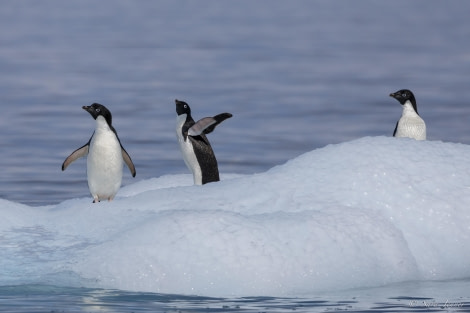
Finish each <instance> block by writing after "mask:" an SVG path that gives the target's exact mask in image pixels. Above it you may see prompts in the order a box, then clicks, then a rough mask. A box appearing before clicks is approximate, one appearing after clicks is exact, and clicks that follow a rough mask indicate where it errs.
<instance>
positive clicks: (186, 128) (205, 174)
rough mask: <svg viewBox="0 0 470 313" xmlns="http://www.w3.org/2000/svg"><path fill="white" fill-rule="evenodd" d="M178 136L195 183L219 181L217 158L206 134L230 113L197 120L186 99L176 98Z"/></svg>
mask: <svg viewBox="0 0 470 313" xmlns="http://www.w3.org/2000/svg"><path fill="white" fill-rule="evenodd" d="M175 104H176V137H177V139H178V143H179V146H180V149H181V153H182V154H183V159H184V162H185V163H186V166H187V167H188V168H189V170H190V171H191V172H192V173H193V179H194V184H195V185H203V184H206V183H210V182H216V181H219V180H220V178H219V169H218V165H217V159H216V157H215V154H214V151H213V150H212V147H211V144H210V143H209V140H208V139H207V137H206V135H207V134H209V133H211V132H212V131H213V130H214V129H215V127H216V126H217V125H219V124H220V123H222V122H223V121H224V120H226V119H228V118H231V117H232V114H230V113H221V114H218V115H215V116H213V117H205V118H202V119H200V120H199V121H197V122H195V121H194V119H193V118H192V116H191V108H190V107H189V105H188V104H187V103H186V102H184V101H179V100H175Z"/></svg>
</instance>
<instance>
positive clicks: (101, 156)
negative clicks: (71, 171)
mask: <svg viewBox="0 0 470 313" xmlns="http://www.w3.org/2000/svg"><path fill="white" fill-rule="evenodd" d="M82 109H84V110H85V111H87V112H88V113H90V115H91V116H92V117H93V118H94V119H95V121H96V127H95V131H94V132H93V134H92V135H91V138H90V140H88V142H87V143H86V144H85V145H83V146H82V147H80V148H78V149H77V150H75V151H74V152H72V154H70V155H69V156H68V157H67V158H66V159H65V161H64V163H63V164H62V171H64V170H65V169H66V168H67V167H68V166H69V165H70V164H71V163H72V162H73V161H75V160H77V159H78V158H81V157H85V156H86V157H87V179H88V188H89V189H90V193H91V195H92V196H93V203H95V202H99V201H101V200H106V199H107V200H108V201H111V200H113V199H114V196H115V195H116V193H117V192H118V190H119V188H120V187H121V182H122V169H123V165H124V164H123V163H126V165H127V166H128V167H129V170H130V171H131V174H132V177H135V175H136V171H135V166H134V163H133V162H132V159H131V157H130V156H129V154H128V153H127V151H126V150H125V149H124V147H123V146H122V144H121V141H120V140H119V137H118V135H117V132H116V130H115V129H114V127H113V126H112V116H111V112H110V111H109V110H108V109H107V108H106V107H105V106H104V105H101V104H99V103H93V104H92V105H91V106H83V107H82Z"/></svg>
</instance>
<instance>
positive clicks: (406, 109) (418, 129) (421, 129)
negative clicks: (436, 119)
mask: <svg viewBox="0 0 470 313" xmlns="http://www.w3.org/2000/svg"><path fill="white" fill-rule="evenodd" d="M390 97H392V98H395V99H396V100H398V102H400V104H401V105H402V106H403V112H402V115H401V117H400V119H399V120H398V122H397V124H396V126H395V130H394V131H393V136H394V137H408V138H413V139H416V140H426V124H425V123H424V121H423V119H422V118H421V117H420V116H419V114H418V107H417V105H416V98H415V96H414V95H413V93H412V92H411V91H410V90H408V89H402V90H399V91H397V92H394V93H391V94H390Z"/></svg>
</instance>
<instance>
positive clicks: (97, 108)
mask: <svg viewBox="0 0 470 313" xmlns="http://www.w3.org/2000/svg"><path fill="white" fill-rule="evenodd" d="M82 109H84V110H85V111H87V112H88V113H90V114H91V116H93V118H94V119H95V120H96V119H97V118H98V116H102V117H104V119H105V120H106V122H107V123H108V125H111V123H112V116H111V112H110V111H109V110H108V109H107V108H106V107H105V106H104V105H102V104H99V103H93V104H92V105H89V106H83V107H82Z"/></svg>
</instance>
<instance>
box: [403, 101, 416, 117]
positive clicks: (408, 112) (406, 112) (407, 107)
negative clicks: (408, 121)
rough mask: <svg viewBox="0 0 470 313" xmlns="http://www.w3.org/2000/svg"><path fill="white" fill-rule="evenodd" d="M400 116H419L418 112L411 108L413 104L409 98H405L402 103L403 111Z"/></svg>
mask: <svg viewBox="0 0 470 313" xmlns="http://www.w3.org/2000/svg"><path fill="white" fill-rule="evenodd" d="M401 115H402V116H419V114H418V112H416V111H415V109H414V108H413V104H412V103H411V101H410V100H407V101H406V102H405V104H403V113H402V114H401Z"/></svg>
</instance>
